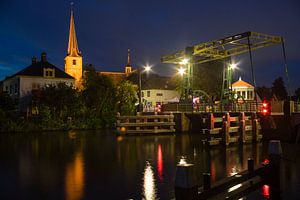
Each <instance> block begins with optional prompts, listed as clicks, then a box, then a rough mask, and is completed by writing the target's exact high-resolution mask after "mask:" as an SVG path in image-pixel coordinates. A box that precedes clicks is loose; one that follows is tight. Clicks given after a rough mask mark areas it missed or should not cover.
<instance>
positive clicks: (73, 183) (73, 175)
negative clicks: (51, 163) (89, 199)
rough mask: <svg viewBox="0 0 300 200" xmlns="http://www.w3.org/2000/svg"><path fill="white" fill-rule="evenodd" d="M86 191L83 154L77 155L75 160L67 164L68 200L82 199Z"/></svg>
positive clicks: (66, 187) (66, 190)
mask: <svg viewBox="0 0 300 200" xmlns="http://www.w3.org/2000/svg"><path fill="white" fill-rule="evenodd" d="M83 190H84V164H83V156H82V152H81V151H79V152H77V153H76V154H75V156H74V160H73V161H72V162H70V163H68V164H67V167H66V175H65V192H66V199H67V200H78V199H82V197H83Z"/></svg>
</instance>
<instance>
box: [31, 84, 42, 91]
mask: <svg viewBox="0 0 300 200" xmlns="http://www.w3.org/2000/svg"><path fill="white" fill-rule="evenodd" d="M31 86H32V89H33V90H37V89H39V88H40V84H38V83H32V85H31Z"/></svg>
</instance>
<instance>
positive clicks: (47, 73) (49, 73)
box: [44, 68, 55, 78]
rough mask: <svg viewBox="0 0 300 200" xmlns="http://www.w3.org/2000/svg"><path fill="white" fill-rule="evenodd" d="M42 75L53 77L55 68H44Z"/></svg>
mask: <svg viewBox="0 0 300 200" xmlns="http://www.w3.org/2000/svg"><path fill="white" fill-rule="evenodd" d="M44 77H52V78H54V77H55V69H51V68H44Z"/></svg>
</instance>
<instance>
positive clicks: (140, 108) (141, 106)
mask: <svg viewBox="0 0 300 200" xmlns="http://www.w3.org/2000/svg"><path fill="white" fill-rule="evenodd" d="M143 68H144V70H142V69H141V68H139V112H142V111H143V105H142V73H143V72H146V73H148V72H149V71H150V70H151V66H150V65H146V66H144V67H143Z"/></svg>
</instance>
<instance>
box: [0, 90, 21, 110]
mask: <svg viewBox="0 0 300 200" xmlns="http://www.w3.org/2000/svg"><path fill="white" fill-rule="evenodd" d="M16 106H17V101H16V100H14V99H12V98H11V97H10V96H9V94H8V93H7V92H0V109H1V110H3V111H11V110H15V109H16Z"/></svg>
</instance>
